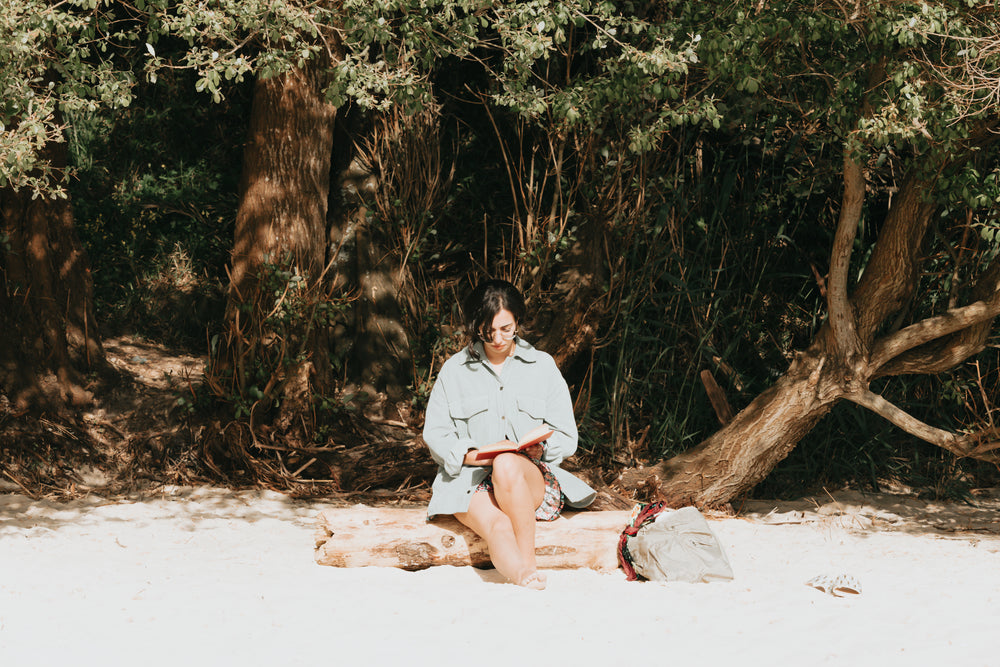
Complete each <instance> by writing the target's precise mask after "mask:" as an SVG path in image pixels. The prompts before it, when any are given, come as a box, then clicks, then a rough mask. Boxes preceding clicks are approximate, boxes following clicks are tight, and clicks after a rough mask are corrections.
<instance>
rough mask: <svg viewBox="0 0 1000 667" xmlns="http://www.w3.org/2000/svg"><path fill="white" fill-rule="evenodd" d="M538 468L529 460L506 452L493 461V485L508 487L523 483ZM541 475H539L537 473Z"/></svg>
mask: <svg viewBox="0 0 1000 667" xmlns="http://www.w3.org/2000/svg"><path fill="white" fill-rule="evenodd" d="M537 470H538V468H537V467H536V466H535V464H534V463H532V462H531V460H530V459H528V458H526V457H524V456H521V455H520V454H514V453H511V452H507V453H504V454H501V455H499V456H497V457H496V458H495V459H493V485H494V486H500V487H509V486H513V485H517V484H521V483H524V482H526V481H527V480H528V476H529V475H531V474H532V473H533V472H535V471H537ZM539 474H541V473H539Z"/></svg>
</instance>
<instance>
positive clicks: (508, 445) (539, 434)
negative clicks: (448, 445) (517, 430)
mask: <svg viewBox="0 0 1000 667" xmlns="http://www.w3.org/2000/svg"><path fill="white" fill-rule="evenodd" d="M553 433H555V431H553V430H552V428H551V427H549V426H548V425H547V424H542V425H541V426H536V427H535V428H533V429H531V430H530V431H528V432H527V433H525V434H524V435H523V436H521V439H520V440H518V441H517V442H516V443H512V442H509V441H508V442H504V443H494V444H492V445H486V446H485V447H480V448H479V450H478V451H477V452H476V460H477V461H488V460H490V459H492V458H495V457H496V455H497V454H502V453H504V452H519V451H521V450H522V449H527V448H528V447H531V446H532V445H537V444H538V443H540V442H542V441H543V440H548V439H549V438H550V437H551V436H552V434H553Z"/></svg>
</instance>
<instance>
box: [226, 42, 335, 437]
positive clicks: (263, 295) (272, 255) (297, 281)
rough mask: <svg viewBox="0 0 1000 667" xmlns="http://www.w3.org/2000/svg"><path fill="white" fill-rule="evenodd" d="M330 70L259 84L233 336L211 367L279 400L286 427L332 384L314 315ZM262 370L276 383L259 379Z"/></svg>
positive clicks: (322, 238)
mask: <svg viewBox="0 0 1000 667" xmlns="http://www.w3.org/2000/svg"><path fill="white" fill-rule="evenodd" d="M325 71H326V67H325V63H324V62H322V61H320V62H315V61H313V62H310V63H309V64H308V65H307V66H306V67H305V68H304V69H293V70H291V71H289V72H287V73H285V74H282V75H280V76H276V77H274V78H271V79H264V80H259V81H258V82H257V83H256V87H255V90H254V100H253V106H252V109H251V119H250V132H249V137H248V140H247V145H246V148H245V149H244V155H243V175H242V181H241V187H240V190H241V198H240V205H239V209H238V211H237V216H236V226H235V237H234V243H233V253H232V270H231V274H230V288H229V297H228V303H227V308H226V318H225V321H226V325H225V326H226V329H225V336H224V340H223V341H222V345H221V347H220V349H219V350H217V352H216V354H215V355H214V356H213V359H212V361H211V363H210V366H209V369H208V376H209V379H210V384H211V385H212V386H213V387H214V389H215V391H216V392H218V393H222V394H223V395H228V396H232V395H234V394H235V395H239V396H241V397H242V398H243V400H247V401H252V400H255V399H258V398H259V396H260V394H257V393H256V392H253V391H251V388H252V386H256V389H257V391H259V392H262V394H263V401H264V402H265V403H268V402H270V401H273V400H275V399H276V398H278V397H281V399H282V400H281V409H280V410H281V414H280V416H279V425H280V426H281V427H282V428H283V429H287V428H290V427H291V425H292V424H293V422H296V421H297V420H299V419H301V417H302V416H303V415H308V414H310V412H311V404H310V400H311V395H312V393H313V390H314V389H319V390H322V389H324V388H326V387H327V386H329V385H330V384H331V383H332V377H331V375H332V373H331V366H330V362H329V331H328V329H327V327H325V326H324V325H323V323H322V322H321V321H317V319H316V317H315V315H316V313H317V306H318V305H319V304H321V303H322V302H324V301H325V299H326V285H325V280H324V270H325V268H326V264H327V256H326V254H327V232H326V223H327V208H328V196H329V188H330V165H331V153H332V148H333V121H334V118H335V116H336V112H337V110H336V108H335V107H333V106H332V105H330V104H329V103H328V102H327V101H326V100H325V98H324V95H323V89H324V82H325ZM282 272H284V273H282ZM262 374H263V376H264V377H265V378H266V377H270V380H265V381H264V382H261V381H260V380H259V379H258V378H259V377H260V376H261V375H262ZM255 383H259V384H260V385H263V386H258V385H257V384H255ZM227 384H228V386H227Z"/></svg>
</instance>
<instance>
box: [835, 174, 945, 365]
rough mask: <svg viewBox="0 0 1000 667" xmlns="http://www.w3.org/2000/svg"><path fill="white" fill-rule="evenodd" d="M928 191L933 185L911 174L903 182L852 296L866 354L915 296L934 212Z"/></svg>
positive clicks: (859, 332)
mask: <svg viewBox="0 0 1000 667" xmlns="http://www.w3.org/2000/svg"><path fill="white" fill-rule="evenodd" d="M931 188H932V184H930V183H928V182H926V181H923V180H920V179H918V178H916V177H914V176H913V175H910V176H907V177H905V178H904V180H903V182H902V184H901V185H900V188H899V192H898V194H896V196H895V197H893V202H892V206H891V208H890V209H889V213H888V215H887V216H886V219H885V222H884V223H883V224H882V229H881V230H880V231H879V235H878V241H877V242H876V244H875V250H874V251H873V252H872V256H871V259H869V260H868V265H867V266H866V267H865V272H864V274H863V275H862V276H861V281H860V282H859V283H858V286H857V288H856V289H855V290H854V293H853V294H852V295H851V302H852V304H853V306H854V312H855V313H856V319H855V322H856V327H857V332H858V336H859V338H860V340H861V343H862V346H863V347H864V348H866V349H870V347H869V346H871V344H872V343H873V341H874V339H875V336H876V333H877V332H878V331H880V330H881V329H882V328H883V326H884V323H885V321H886V319H887V318H889V317H891V316H892V315H894V314H895V313H898V312H899V311H900V309H902V308H903V307H904V306H905V304H906V303H907V302H908V300H909V299H910V297H911V295H912V294H913V290H914V288H915V286H916V281H917V273H918V268H919V256H920V246H921V244H922V243H923V239H924V234H925V232H926V231H927V226H928V225H929V224H930V221H931V218H932V214H933V212H934V208H935V205H934V203H933V202H932V201H930V200H929V199H928V198H927V197H926V193H927V192H930V190H931Z"/></svg>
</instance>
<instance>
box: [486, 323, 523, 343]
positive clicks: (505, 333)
mask: <svg viewBox="0 0 1000 667" xmlns="http://www.w3.org/2000/svg"><path fill="white" fill-rule="evenodd" d="M497 333H498V334H500V338H502V339H503V340H513V339H514V336H515V335H517V325H516V324H510V325H508V326H506V327H501V328H500V329H493V330H490V331H487V330H485V329H484V330H483V340H487V341H488V340H493V336H494V334H497Z"/></svg>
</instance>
